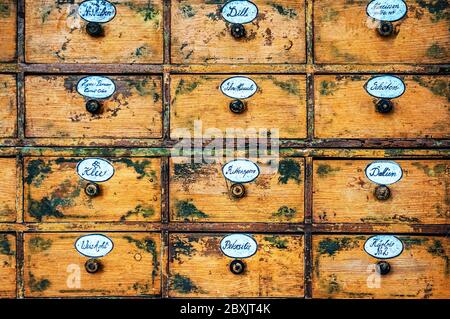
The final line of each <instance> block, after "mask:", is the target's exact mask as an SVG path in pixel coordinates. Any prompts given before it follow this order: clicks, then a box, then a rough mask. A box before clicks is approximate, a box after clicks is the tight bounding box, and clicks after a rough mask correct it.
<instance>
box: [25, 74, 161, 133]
mask: <svg viewBox="0 0 450 319" xmlns="http://www.w3.org/2000/svg"><path fill="white" fill-rule="evenodd" d="M84 78H85V77H84V76H27V77H26V79H25V88H26V89H25V98H26V111H25V113H26V114H25V117H26V129H25V130H26V131H25V133H26V136H27V137H38V138H39V137H40V138H44V137H47V138H61V137H62V138H92V139H95V138H99V139H101V138H160V137H161V136H162V115H161V114H162V101H161V96H162V93H161V77H159V76H112V77H109V76H107V77H106V78H107V79H110V80H111V81H112V82H113V83H114V85H115V91H114V93H113V95H112V96H110V97H107V98H99V99H95V98H91V97H87V96H83V95H81V94H80V93H79V92H78V90H77V87H78V83H79V81H81V80H82V79H84ZM102 78H103V79H105V77H102ZM80 91H81V92H84V91H83V89H80ZM87 95H88V96H89V95H90V96H92V95H91V94H90V93H88V94H87ZM90 100H97V101H98V102H99V103H100V104H101V106H100V109H99V110H98V111H94V112H89V111H88V108H87V105H86V103H87V102H88V101H90Z"/></svg>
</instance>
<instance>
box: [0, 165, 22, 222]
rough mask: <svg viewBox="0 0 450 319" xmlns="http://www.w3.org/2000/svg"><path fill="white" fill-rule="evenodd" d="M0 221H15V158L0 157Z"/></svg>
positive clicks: (16, 186)
mask: <svg viewBox="0 0 450 319" xmlns="http://www.w3.org/2000/svg"><path fill="white" fill-rule="evenodd" d="M0 174H1V176H2V178H1V179H0V222H15V221H16V218H17V208H16V204H17V199H16V198H17V195H16V192H17V191H18V188H19V185H17V164H16V159H15V158H0Z"/></svg>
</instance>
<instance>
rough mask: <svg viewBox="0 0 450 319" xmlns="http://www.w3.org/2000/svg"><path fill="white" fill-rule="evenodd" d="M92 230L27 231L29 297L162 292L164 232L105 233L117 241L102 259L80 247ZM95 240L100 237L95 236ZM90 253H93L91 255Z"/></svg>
mask: <svg viewBox="0 0 450 319" xmlns="http://www.w3.org/2000/svg"><path fill="white" fill-rule="evenodd" d="M84 235H88V234H86V233H59V234H58V233H51V234H47V233H36V234H31V233H27V234H25V235H24V256H25V258H24V261H25V264H24V275H25V282H24V284H25V296H26V297H82V296H118V297H121V296H157V295H160V293H161V260H160V252H161V237H160V235H159V234H155V233H102V235H103V236H106V237H107V238H108V239H109V241H110V242H112V244H113V246H114V247H113V249H112V250H111V251H110V252H109V253H108V254H107V255H106V256H104V257H99V258H97V259H96V261H97V262H98V271H97V272H95V273H92V272H88V271H87V270H86V266H85V265H86V263H87V262H88V261H89V260H90V259H92V258H90V257H86V256H84V255H81V254H80V253H79V252H78V250H77V249H76V248H75V243H76V242H77V240H78V239H79V238H80V237H81V236H84ZM93 243H94V244H95V243H96V242H93ZM89 256H90V255H89Z"/></svg>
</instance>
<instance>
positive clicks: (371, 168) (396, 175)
mask: <svg viewBox="0 0 450 319" xmlns="http://www.w3.org/2000/svg"><path fill="white" fill-rule="evenodd" d="M366 176H367V178H368V179H369V180H370V181H372V182H374V183H375V184H378V185H390V184H394V183H396V182H398V181H399V180H401V179H402V176H403V170H402V168H401V167H400V165H398V164H397V163H396V162H392V161H376V162H372V163H370V164H369V165H367V167H366Z"/></svg>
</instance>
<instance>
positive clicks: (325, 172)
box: [316, 164, 341, 177]
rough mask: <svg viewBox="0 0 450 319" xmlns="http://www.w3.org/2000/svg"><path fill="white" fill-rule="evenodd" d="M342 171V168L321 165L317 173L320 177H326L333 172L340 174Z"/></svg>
mask: <svg viewBox="0 0 450 319" xmlns="http://www.w3.org/2000/svg"><path fill="white" fill-rule="evenodd" d="M340 170H341V168H340V167H335V168H333V167H331V166H330V165H328V164H319V165H318V166H317V170H316V172H317V175H318V176H319V177H326V176H327V175H328V174H330V173H333V172H338V171H340Z"/></svg>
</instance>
